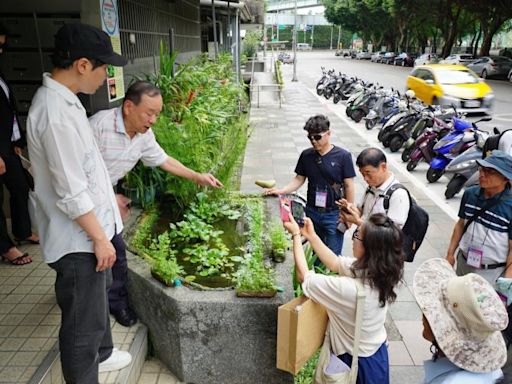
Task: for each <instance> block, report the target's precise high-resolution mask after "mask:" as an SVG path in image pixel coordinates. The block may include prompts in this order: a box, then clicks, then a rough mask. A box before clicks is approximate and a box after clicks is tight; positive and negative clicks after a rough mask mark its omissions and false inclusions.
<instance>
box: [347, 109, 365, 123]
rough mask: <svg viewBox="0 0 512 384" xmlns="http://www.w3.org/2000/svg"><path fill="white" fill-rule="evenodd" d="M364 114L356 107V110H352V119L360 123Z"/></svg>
mask: <svg viewBox="0 0 512 384" xmlns="http://www.w3.org/2000/svg"><path fill="white" fill-rule="evenodd" d="M363 116H364V112H363V111H362V110H361V109H356V110H355V111H354V112H352V116H350V117H351V118H352V120H354V121H355V122H356V123H359V122H360V121H361V119H362V118H363Z"/></svg>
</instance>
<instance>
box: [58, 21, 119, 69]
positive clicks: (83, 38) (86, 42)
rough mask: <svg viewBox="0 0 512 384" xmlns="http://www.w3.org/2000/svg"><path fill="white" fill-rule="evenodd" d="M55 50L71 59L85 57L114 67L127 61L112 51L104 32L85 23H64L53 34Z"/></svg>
mask: <svg viewBox="0 0 512 384" xmlns="http://www.w3.org/2000/svg"><path fill="white" fill-rule="evenodd" d="M55 50H56V51H57V52H58V53H59V55H63V56H64V57H67V58H69V59H71V60H76V59H80V58H82V57H86V58H88V59H95V60H99V61H101V62H102V63H105V64H112V65H114V66H116V67H122V66H125V65H126V64H127V63H128V60H126V58H125V57H123V56H121V55H119V54H117V53H115V52H114V49H113V48H112V43H111V41H110V37H109V36H108V35H107V34H106V33H105V32H103V31H102V30H100V29H98V28H96V27H93V26H91V25H87V24H78V23H77V24H64V25H63V26H62V27H61V28H60V29H59V30H58V31H57V33H56V34H55Z"/></svg>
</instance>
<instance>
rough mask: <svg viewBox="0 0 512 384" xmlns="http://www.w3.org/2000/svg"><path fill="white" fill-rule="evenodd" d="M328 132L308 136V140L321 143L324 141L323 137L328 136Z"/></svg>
mask: <svg viewBox="0 0 512 384" xmlns="http://www.w3.org/2000/svg"><path fill="white" fill-rule="evenodd" d="M326 133H327V132H324V133H318V134H316V135H308V139H309V141H320V140H322V137H324V135H325V134H326Z"/></svg>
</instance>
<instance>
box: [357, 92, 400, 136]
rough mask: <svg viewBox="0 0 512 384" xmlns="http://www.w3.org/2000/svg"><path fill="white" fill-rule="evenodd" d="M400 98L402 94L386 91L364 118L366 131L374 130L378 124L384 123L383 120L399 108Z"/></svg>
mask: <svg viewBox="0 0 512 384" xmlns="http://www.w3.org/2000/svg"><path fill="white" fill-rule="evenodd" d="M399 98H400V92H398V91H397V92H396V95H395V93H394V91H393V90H391V91H389V90H386V91H384V95H383V96H382V97H380V98H379V99H378V100H377V101H376V103H375V105H374V106H373V108H371V109H370V110H369V111H368V113H367V114H366V116H365V117H363V119H364V121H365V124H364V125H365V127H366V129H368V130H370V129H373V128H374V127H375V126H376V125H377V124H378V123H384V121H383V119H384V118H385V117H386V116H387V115H389V113H390V112H391V111H392V110H393V109H394V108H398V101H399Z"/></svg>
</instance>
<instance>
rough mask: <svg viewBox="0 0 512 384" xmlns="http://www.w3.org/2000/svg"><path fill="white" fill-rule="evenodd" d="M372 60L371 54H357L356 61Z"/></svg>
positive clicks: (365, 52)
mask: <svg viewBox="0 0 512 384" xmlns="http://www.w3.org/2000/svg"><path fill="white" fill-rule="evenodd" d="M371 58H372V54H371V53H370V52H367V51H362V52H357V54H356V59H357V60H370V59H371Z"/></svg>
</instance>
